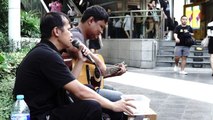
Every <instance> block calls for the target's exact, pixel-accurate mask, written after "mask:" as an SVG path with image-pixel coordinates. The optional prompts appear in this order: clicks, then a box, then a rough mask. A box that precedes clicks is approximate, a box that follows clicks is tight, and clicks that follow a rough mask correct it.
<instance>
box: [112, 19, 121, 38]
mask: <svg viewBox="0 0 213 120" xmlns="http://www.w3.org/2000/svg"><path fill="white" fill-rule="evenodd" d="M114 27H115V38H123V36H122V32H123V31H122V19H121V18H115V23H114Z"/></svg>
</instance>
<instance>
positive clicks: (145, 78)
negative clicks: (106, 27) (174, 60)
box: [105, 67, 213, 120]
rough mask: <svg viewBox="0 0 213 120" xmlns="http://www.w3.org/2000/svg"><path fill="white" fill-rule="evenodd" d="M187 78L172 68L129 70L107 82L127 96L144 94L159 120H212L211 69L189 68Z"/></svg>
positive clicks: (212, 88)
mask: <svg viewBox="0 0 213 120" xmlns="http://www.w3.org/2000/svg"><path fill="white" fill-rule="evenodd" d="M186 71H187V72H188V73H189V74H188V75H180V74H179V73H176V72H173V68H171V67H169V68H155V69H137V68H128V72H127V73H125V74H124V75H122V76H119V77H114V78H107V79H105V84H108V85H111V86H113V87H114V88H116V90H119V91H121V92H123V93H124V94H143V95H145V96H147V97H149V98H150V99H151V103H150V107H151V108H152V109H153V110H154V111H155V112H157V114H158V116H157V117H158V119H157V120H213V77H212V76H211V74H212V73H211V70H210V68H187V69H186Z"/></svg>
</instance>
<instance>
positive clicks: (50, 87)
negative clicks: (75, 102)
mask: <svg viewBox="0 0 213 120" xmlns="http://www.w3.org/2000/svg"><path fill="white" fill-rule="evenodd" d="M74 79H75V77H74V76H73V75H72V74H71V72H70V70H69V68H68V67H67V66H66V65H65V63H64V61H63V59H62V57H61V55H60V53H59V51H58V50H57V49H56V47H55V46H54V45H53V44H52V43H51V42H41V43H39V44H38V45H37V46H36V47H35V48H34V49H32V50H31V51H30V52H29V53H28V54H27V55H26V57H25V58H24V59H23V61H22V62H21V64H20V66H19V67H18V69H17V73H16V81H15V87H14V90H13V93H14V96H16V95H17V94H23V95H24V96H25V101H26V103H27V104H28V106H29V108H30V112H31V113H30V114H31V117H32V118H35V116H38V115H41V114H44V113H45V112H48V111H50V110H52V109H54V108H56V107H59V106H61V105H65V104H67V103H68V102H69V101H68V99H67V98H68V97H67V96H66V91H65V90H64V89H63V86H64V85H66V84H67V83H69V82H71V81H73V80H74Z"/></svg>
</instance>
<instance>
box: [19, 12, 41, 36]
mask: <svg viewBox="0 0 213 120" xmlns="http://www.w3.org/2000/svg"><path fill="white" fill-rule="evenodd" d="M39 22H40V19H39V18H38V17H37V13H36V12H34V11H29V12H26V11H22V12H21V36H22V37H37V38H38V37H40V36H39V35H40V32H39Z"/></svg>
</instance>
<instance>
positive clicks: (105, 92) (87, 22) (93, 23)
mask: <svg viewBox="0 0 213 120" xmlns="http://www.w3.org/2000/svg"><path fill="white" fill-rule="evenodd" d="M108 18H109V16H108V13H107V12H106V11H105V9H104V8H102V7H100V6H97V5H95V6H91V7H89V8H87V9H86V10H85V11H84V13H83V15H82V18H81V21H80V23H79V25H78V26H77V27H75V28H73V29H71V32H72V34H73V39H75V40H79V41H81V43H82V44H81V45H80V47H83V48H85V45H86V40H89V39H91V40H95V39H96V40H97V38H98V37H99V35H100V34H102V33H103V30H104V28H105V26H106V24H107V22H108ZM67 51H68V53H70V54H71V55H73V54H75V53H77V52H76V51H78V49H76V48H73V47H70V48H69V49H67ZM86 54H89V55H90V56H91V58H92V59H93V60H94V61H95V63H96V65H97V66H98V67H99V68H100V71H101V72H102V75H103V76H104V77H111V76H117V75H121V74H123V73H125V72H126V68H125V65H124V64H119V65H118V67H119V68H120V69H119V70H118V71H116V72H112V68H111V67H110V68H107V67H106V65H105V63H104V62H102V61H101V60H100V59H99V58H98V57H97V56H96V55H95V54H93V53H92V52H88V53H86ZM75 68H76V69H80V70H81V68H79V67H76V66H75ZM75 68H74V69H75ZM75 74H76V75H77V76H75V77H78V76H79V74H80V71H79V72H78V73H75ZM97 92H98V93H99V94H100V95H101V96H103V97H105V98H107V99H109V100H110V101H117V100H120V99H121V95H122V93H121V92H119V91H114V90H109V89H100V90H98V91H97ZM122 115H123V113H118V114H114V115H111V116H110V117H111V119H113V120H120V119H121V118H122Z"/></svg>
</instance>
